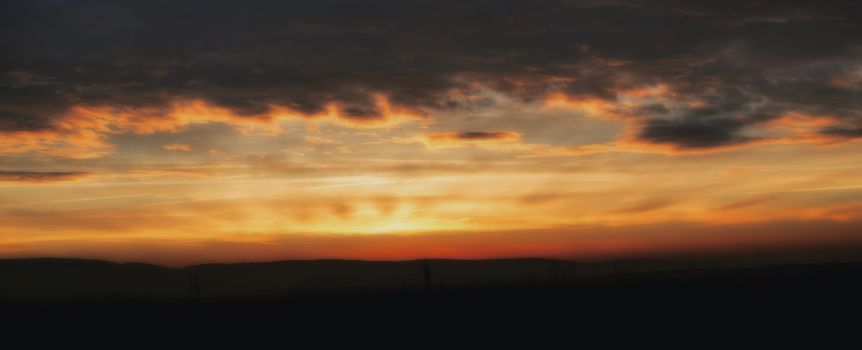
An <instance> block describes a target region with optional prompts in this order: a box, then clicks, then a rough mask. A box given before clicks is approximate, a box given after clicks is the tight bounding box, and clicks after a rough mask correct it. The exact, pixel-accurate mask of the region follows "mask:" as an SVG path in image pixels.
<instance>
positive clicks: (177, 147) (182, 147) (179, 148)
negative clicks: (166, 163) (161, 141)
mask: <svg viewBox="0 0 862 350" xmlns="http://www.w3.org/2000/svg"><path fill="white" fill-rule="evenodd" d="M162 149H164V150H165V151H171V152H191V151H192V146H191V145H187V144H184V143H172V144H168V145H164V146H162Z"/></svg>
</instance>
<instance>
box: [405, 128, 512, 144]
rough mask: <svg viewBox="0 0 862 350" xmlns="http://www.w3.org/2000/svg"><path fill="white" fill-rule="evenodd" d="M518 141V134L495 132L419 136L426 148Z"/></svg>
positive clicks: (441, 133)
mask: <svg viewBox="0 0 862 350" xmlns="http://www.w3.org/2000/svg"><path fill="white" fill-rule="evenodd" d="M520 140H521V134H520V133H517V132H514V131H495V130H491V131H463V132H440V133H432V134H427V135H422V136H420V141H421V142H422V143H424V144H425V145H426V146H427V147H428V148H448V147H459V146H464V145H469V144H499V143H506V142H518V141H520Z"/></svg>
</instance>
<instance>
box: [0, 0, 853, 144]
mask: <svg viewBox="0 0 862 350" xmlns="http://www.w3.org/2000/svg"><path fill="white" fill-rule="evenodd" d="M0 6H2V9H0V10H2V13H3V15H2V18H0V33H2V34H0V43H2V44H0V50H2V51H3V52H4V57H3V59H2V60H0V133H2V134H3V136H4V138H10V137H11V138H15V139H14V141H12V142H9V141H7V142H6V143H4V144H3V149H2V152H0V153H3V154H12V153H21V152H25V151H27V152H41V153H48V154H53V155H57V156H66V155H69V154H68V153H81V152H63V151H60V150H59V149H61V148H63V147H64V146H66V145H69V144H72V143H79V142H88V143H90V144H91V145H93V147H91V148H92V151H91V152H86V153H88V154H90V155H91V156H99V155H104V154H108V153H110V152H111V145H109V144H106V143H105V141H104V140H103V138H104V137H105V135H106V134H108V133H110V132H164V131H170V130H176V128H177V127H182V126H183V125H187V124H183V123H184V120H183V119H177V115H176V113H175V112H176V111H175V108H176V107H175V106H176V104H178V103H179V104H189V103H200V104H202V105H204V106H207V108H210V109H216V110H221V111H223V112H224V113H220V115H223V116H229V118H220V119H218V120H216V122H229V123H237V124H241V125H246V124H245V122H246V121H249V122H251V121H255V120H258V121H259V120H260V119H261V117H262V116H263V117H264V118H263V119H265V120H268V118H272V117H273V116H276V115H284V114H286V113H287V114H291V115H296V116H332V117H333V118H334V119H335V120H338V121H341V122H345V123H351V124H352V125H369V124H375V123H380V122H384V121H386V120H387V119H389V118H390V117H391V115H392V114H398V115H410V116H425V115H427V114H429V113H433V112H434V111H439V110H458V109H461V108H465V107H466V106H469V105H472V104H474V103H476V102H477V101H482V99H481V98H478V96H479V93H478V91H480V90H482V89H490V90H494V91H498V92H501V93H503V94H505V95H507V96H509V97H511V98H513V99H516V100H519V101H523V102H533V101H541V100H543V99H546V98H549V97H551V96H555V95H563V96H567V97H569V98H572V99H573V100H580V101H593V102H594V107H599V108H603V107H601V106H614V107H615V108H616V107H624V108H622V109H625V110H626V111H628V112H632V113H629V114H631V115H632V116H633V117H636V118H638V120H639V123H638V124H637V125H639V126H641V127H642V128H643V129H642V130H641V131H640V132H639V133H636V134H635V136H636V137H638V139H639V140H640V141H643V142H646V143H654V144H659V145H671V146H674V147H679V148H697V149H708V148H722V147H726V146H728V145H736V144H740V143H745V142H746V141H751V140H752V139H749V138H747V136H746V132H747V130H748V129H750V128H752V127H757V126H759V125H760V124H761V123H765V122H768V121H769V120H770V119H773V118H777V117H779V116H781V115H783V114H786V113H788V112H798V113H810V114H820V115H832V116H834V117H835V118H837V119H838V120H840V121H841V122H842V125H844V126H843V127H842V129H825V130H823V131H822V132H821V134H822V135H823V136H826V137H829V136H845V135H848V134H849V135H855V133H854V132H853V131H854V130H858V129H859V128H862V117H860V110H862V102H860V101H862V98H860V97H862V95H861V94H862V88H860V86H862V84H860V82H862V75H860V74H859V72H860V69H862V68H860V67H862V65H860V64H859V62H860V58H862V50H860V47H862V39H860V38H862V24H860V23H862V21H860V15H859V10H858V8H857V7H855V4H853V3H852V2H815V1H801V2H791V3H788V2H783V1H765V2H760V3H757V4H754V5H752V4H750V2H747V1H730V2H722V3H721V4H720V5H719V4H710V3H707V2H695V3H690V2H677V1H666V2H659V3H655V2H646V1H637V0H623V1H615V2H608V1H587V2H575V3H573V2H568V1H562V0H544V1H529V2H528V1H524V2H518V1H515V2H504V3H493V4H492V3H488V2H484V1H478V0H477V1H461V2H457V4H455V3H449V2H439V1H418V2H403V1H396V0H386V1H379V2H375V3H374V4H373V5H369V4H360V3H356V2H351V1H346V0H324V1H317V0H315V1H311V0H308V1H290V2H282V1H271V0H252V1H248V2H244V3H243V4H242V5H238V4H237V3H235V2H230V1H223V0H216V1H203V0H186V1H181V2H179V3H177V2H175V1H167V0H156V1H147V2H133V3H121V4H118V3H116V2H111V1H88V2H51V3H47V4H45V3H35V2H12V3H4V4H3V5H0ZM189 13H194V14H195V15H194V16H190V15H189ZM44 23H51V26H45V25H43V24H44ZM657 85H662V86H666V87H667V93H666V96H663V97H649V96H647V97H645V98H642V99H641V100H639V101H629V100H628V99H629V98H630V96H628V97H627V96H626V92H630V91H635V90H637V89H642V88H644V87H650V86H657ZM381 96H383V97H385V103H381ZM657 100H660V101H657ZM586 107H589V106H586ZM81 108H84V109H93V108H96V109H107V110H110V111H112V113H105V114H104V115H103V116H104V118H105V119H107V124H106V125H109V127H110V130H100V129H87V128H83V129H74V128H73V127H71V126H68V125H66V124H67V121H68V120H69V118H73V117H69V115H70V114H75V113H74V111H75V110H76V109H81ZM116 111H120V112H129V111H133V113H131V114H132V115H136V116H137V117H135V118H124V117H123V116H122V113H116ZM141 111H148V113H142V112H141ZM287 111H289V113H288V112H287ZM149 112H152V113H149ZM635 112H636V113H635ZM127 114H128V113H127ZM144 114H146V115H148V117H146V118H140V116H141V115H144ZM187 121H189V120H188V119H186V120H185V122H187ZM252 123H253V122H252ZM79 128H80V127H79ZM28 139H35V140H33V141H28ZM82 140H83V141H82ZM10 148H12V149H11V150H10Z"/></svg>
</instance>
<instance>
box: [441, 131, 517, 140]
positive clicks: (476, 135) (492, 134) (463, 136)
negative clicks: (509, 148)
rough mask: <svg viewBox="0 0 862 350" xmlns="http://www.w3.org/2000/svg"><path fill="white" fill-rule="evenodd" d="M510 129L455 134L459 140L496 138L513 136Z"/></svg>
mask: <svg viewBox="0 0 862 350" xmlns="http://www.w3.org/2000/svg"><path fill="white" fill-rule="evenodd" d="M512 135H513V133H512V132H509V131H464V132H459V133H457V134H455V135H454V136H455V138H457V139H459V140H494V139H501V138H509V137H512Z"/></svg>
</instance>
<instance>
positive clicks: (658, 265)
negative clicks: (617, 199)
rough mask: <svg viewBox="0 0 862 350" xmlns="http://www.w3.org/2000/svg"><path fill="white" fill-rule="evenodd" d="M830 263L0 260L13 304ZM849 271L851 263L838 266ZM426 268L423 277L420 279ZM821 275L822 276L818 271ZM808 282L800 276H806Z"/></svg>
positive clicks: (690, 274) (4, 293)
mask: <svg viewBox="0 0 862 350" xmlns="http://www.w3.org/2000/svg"><path fill="white" fill-rule="evenodd" d="M834 266H836V265H835V264H808V265H778V266H765V267H744V268H698V267H696V266H691V265H686V264H680V263H679V262H671V261H664V260H654V259H636V260H618V261H609V262H601V263H579V262H574V261H565V260H551V259H538V258H524V259H495V260H447V259H431V260H413V261H351V260H296V261H276V262H264V263H237V264H204V265H195V266H189V267H185V268H166V267H160V266H156V265H149V264H141V263H112V262H105V261H96V260H78V259H53V258H46V259H14V260H0V297H2V298H7V299H12V300H26V299H46V298H48V299H51V298H67V297H106V296H110V297H144V298H185V297H198V296H200V297H205V298H219V297H257V296H285V295H300V294H314V293H348V292H368V291H373V292H380V291H386V290H407V291H417V290H425V289H429V288H432V289H443V288H462V287H481V286H497V285H505V284H508V285H513V284H514V285H525V286H529V285H541V284H548V283H558V284H572V283H574V284H580V285H585V284H586V283H589V282H591V281H594V280H606V279H613V280H614V281H616V283H622V282H624V281H651V282H655V281H667V280H691V279H695V278H699V277H698V276H700V275H709V276H711V277H713V278H719V277H720V278H724V279H727V280H734V279H745V278H749V277H751V276H771V273H772V272H770V271H773V272H774V271H780V272H781V273H782V274H789V275H794V274H804V273H807V274H814V275H816V274H818V273H820V272H823V271H820V270H824V269H825V270H828V269H831V268H832V267H834ZM841 266H843V268H845V269H855V268H856V267H857V265H855V264H841ZM426 268H427V272H428V273H427V275H426ZM823 273H826V272H823ZM806 278H807V277H806Z"/></svg>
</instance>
